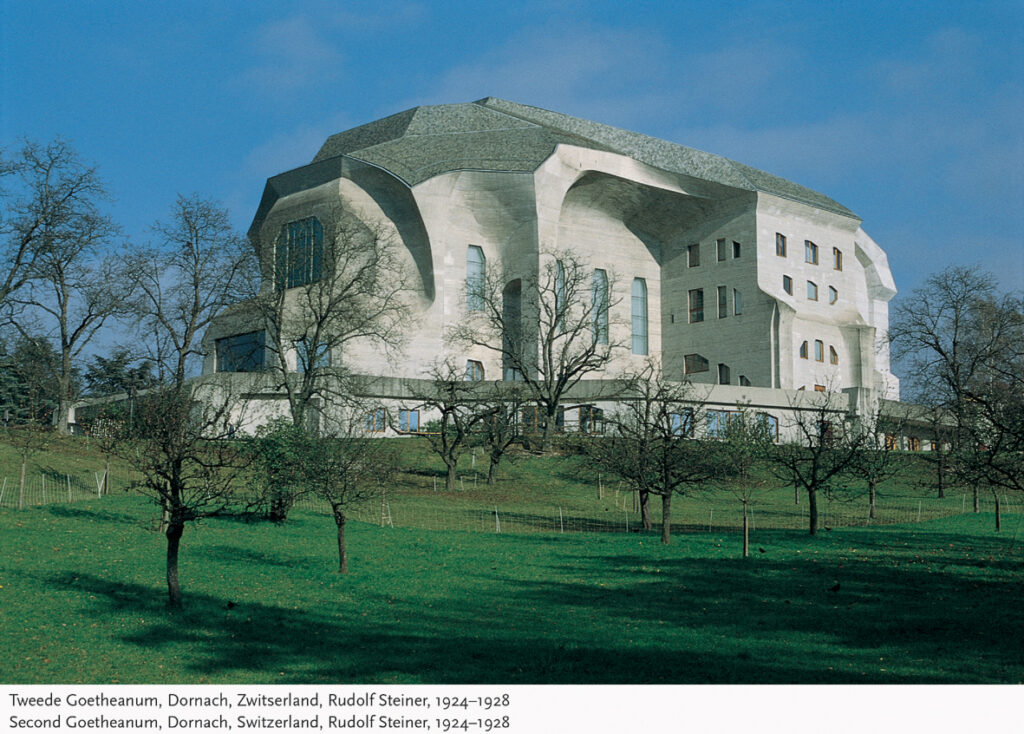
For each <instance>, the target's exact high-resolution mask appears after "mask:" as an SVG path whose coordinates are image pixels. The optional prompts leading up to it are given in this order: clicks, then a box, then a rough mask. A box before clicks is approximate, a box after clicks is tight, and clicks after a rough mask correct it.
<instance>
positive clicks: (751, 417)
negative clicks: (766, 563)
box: [716, 405, 778, 558]
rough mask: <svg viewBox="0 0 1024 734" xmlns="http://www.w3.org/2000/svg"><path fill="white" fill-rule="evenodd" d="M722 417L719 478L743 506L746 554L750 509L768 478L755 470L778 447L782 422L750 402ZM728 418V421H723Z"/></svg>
mask: <svg viewBox="0 0 1024 734" xmlns="http://www.w3.org/2000/svg"><path fill="white" fill-rule="evenodd" d="M727 415H728V417H726V418H724V420H723V418H721V417H720V418H718V421H719V424H720V425H718V426H717V427H716V428H717V431H716V433H718V434H720V439H721V443H720V446H719V457H720V461H719V463H718V470H719V478H720V479H722V480H724V486H725V487H726V488H727V489H728V490H729V491H731V492H732V494H734V495H735V496H736V498H737V499H739V501H740V504H741V505H742V506H743V557H744V558H747V557H748V556H749V555H750V511H751V506H752V505H753V504H754V502H755V499H756V497H757V494H758V493H759V492H760V491H761V490H763V489H764V488H765V482H764V481H763V479H762V478H761V477H760V476H758V474H757V473H756V472H755V468H756V467H758V466H759V465H760V464H761V463H762V462H763V460H764V457H765V456H766V455H768V454H769V453H771V451H772V450H773V449H774V443H775V440H776V438H777V435H776V434H777V431H778V423H777V422H776V423H772V422H771V420H770V418H769V416H767V415H766V414H763V413H756V412H755V411H753V410H751V409H750V406H749V405H741V406H739V410H736V411H729V413H728V414H727ZM723 422H724V425H721V424H722V423H723Z"/></svg>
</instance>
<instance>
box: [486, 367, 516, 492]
mask: <svg viewBox="0 0 1024 734" xmlns="http://www.w3.org/2000/svg"><path fill="white" fill-rule="evenodd" d="M491 385H493V392H492V393H491V394H490V395H489V396H488V397H487V398H486V399H485V400H484V402H483V405H482V406H481V410H480V411H479V412H480V414H481V420H480V423H479V428H478V431H479V435H480V437H481V438H482V444H483V446H484V450H485V451H486V452H487V460H488V463H487V484H489V485H493V484H494V481H495V477H496V475H497V471H498V465H499V464H501V460H502V458H503V457H504V456H505V454H506V453H507V451H508V449H509V448H511V447H512V446H513V445H514V444H515V443H517V442H519V441H521V440H522V435H521V430H520V417H521V412H522V409H523V405H524V404H525V400H524V390H523V388H522V385H521V384H520V383H515V382H501V381H496V382H494V383H491Z"/></svg>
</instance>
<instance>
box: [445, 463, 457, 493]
mask: <svg viewBox="0 0 1024 734" xmlns="http://www.w3.org/2000/svg"><path fill="white" fill-rule="evenodd" d="M457 462H458V460H456V463H451V462H450V460H447V459H446V460H445V462H444V463H445V465H446V466H447V467H448V474H447V475H445V479H444V488H445V489H447V490H448V491H449V492H454V491H455V473H456V471H458V468H459V465H458V463H457Z"/></svg>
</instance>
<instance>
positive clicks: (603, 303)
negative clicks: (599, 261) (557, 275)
mask: <svg viewBox="0 0 1024 734" xmlns="http://www.w3.org/2000/svg"><path fill="white" fill-rule="evenodd" d="M591 291H592V292H591V306H592V308H593V312H594V316H593V321H594V341H595V342H597V343H598V344H607V343H608V273H606V272H605V271H603V270H601V269H600V268H599V269H597V270H595V271H594V279H593V283H592V286H591Z"/></svg>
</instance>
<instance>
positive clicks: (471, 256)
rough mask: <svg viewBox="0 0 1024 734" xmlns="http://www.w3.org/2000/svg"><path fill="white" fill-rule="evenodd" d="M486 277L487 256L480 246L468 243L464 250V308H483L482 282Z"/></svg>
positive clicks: (481, 309)
mask: <svg viewBox="0 0 1024 734" xmlns="http://www.w3.org/2000/svg"><path fill="white" fill-rule="evenodd" d="M486 279H487V258H486V257H484V251H483V249H482V248H480V247H477V246H476V245H470V246H469V248H468V249H467V250H466V308H467V309H469V310H470V311H483V310H484V283H485V282H486Z"/></svg>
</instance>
